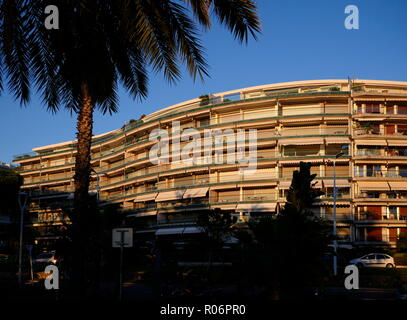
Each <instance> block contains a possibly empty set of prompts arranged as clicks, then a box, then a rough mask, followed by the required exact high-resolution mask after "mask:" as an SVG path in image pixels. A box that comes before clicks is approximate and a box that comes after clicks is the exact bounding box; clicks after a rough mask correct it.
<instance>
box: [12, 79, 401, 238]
mask: <svg viewBox="0 0 407 320" xmlns="http://www.w3.org/2000/svg"><path fill="white" fill-rule="evenodd" d="M191 128H193V129H194V130H191ZM254 129H255V130H256V150H255V157H254V158H255V160H256V163H255V165H256V168H255V170H252V172H250V174H246V173H247V172H246V173H245V171H244V170H242V168H244V167H247V165H248V164H247V162H246V163H244V162H243V161H237V160H238V157H237V156H236V157H234V158H233V153H235V155H237V154H238V153H239V155H240V156H244V157H246V156H247V155H248V154H249V153H250V150H249V149H250V145H251V144H250V143H245V142H247V140H248V139H249V130H254ZM160 130H161V131H160ZM242 130H245V132H244V133H243V134H242V133H241V132H242ZM209 131H211V132H220V133H221V135H220V138H219V139H220V140H217V141H218V142H220V144H217V145H215V147H213V145H212V141H213V139H215V138H209V140H205V139H204V136H205V132H209ZM153 132H155V133H153ZM237 132H240V134H242V135H240V140H243V144H242V143H240V145H239V141H240V140H239V138H237V140H236V137H239V135H238V134H237ZM165 133H169V135H168V136H166V135H165ZM197 134H198V135H201V137H202V141H200V142H199V148H195V147H196V146H197V145H196V144H195V145H193V146H191V145H188V144H190V143H191V141H194V138H193V137H194V136H195V137H196V135H197ZM157 135H160V137H159V138H158V137H157ZM230 135H234V137H235V139H234V140H233V141H232V140H230V141H232V142H231V143H230V144H229V140H228V136H230ZM191 137H192V138H191ZM242 137H243V138H242ZM205 141H206V142H208V141H210V147H208V143H205ZM236 141H237V142H236ZM241 142H242V141H241ZM75 146H76V141H69V142H63V143H59V144H55V145H49V146H44V147H40V148H35V149H33V152H32V153H29V154H25V155H20V156H16V157H15V160H14V162H15V163H17V164H19V165H20V168H19V172H20V174H21V175H23V176H24V186H23V188H24V189H25V190H27V191H29V192H30V193H31V195H32V197H33V199H38V201H40V200H41V199H59V198H58V197H62V198H64V197H65V198H66V197H67V194H69V192H72V191H73V173H74V161H75V152H76V147H75ZM225 146H226V147H225ZM238 146H240V149H239V148H238ZM220 147H225V148H226V149H222V151H220V152H219V151H217V150H218V149H219V148H220ZM183 148H186V149H183ZM217 148H218V149H217ZM185 150H187V151H185ZM225 150H226V151H227V152H228V153H227V155H228V156H231V158H228V156H226V151H225ZM231 150H232V151H231ZM91 151H92V166H93V169H94V171H92V181H91V189H92V190H91V191H92V192H97V193H98V195H99V198H100V200H103V201H107V202H113V203H119V204H120V205H121V208H122V209H123V214H125V215H126V216H127V217H128V221H131V222H129V223H132V224H134V226H136V228H137V227H138V229H137V230H139V231H140V232H146V233H151V234H155V235H165V234H169V233H171V232H178V231H174V230H175V229H177V230H180V229H182V231H180V232H182V233H194V232H197V230H196V228H194V227H193V224H194V222H195V221H196V219H197V217H198V215H199V214H204V213H205V212H207V210H210V209H214V208H219V209H223V210H229V211H231V212H232V213H233V214H236V215H237V216H238V217H240V219H242V220H244V219H247V218H248V217H250V216H256V215H259V214H261V215H264V214H273V213H276V212H278V210H279V209H280V208H281V207H282V206H283V205H284V203H285V201H286V200H285V197H286V194H287V190H288V188H289V186H290V182H291V178H292V173H293V171H294V170H296V169H298V167H299V163H300V162H301V161H304V162H310V163H312V168H311V172H312V173H315V174H317V178H316V181H317V184H316V187H317V188H320V189H322V191H323V192H324V195H323V196H321V199H320V200H319V201H318V203H316V204H315V208H314V211H315V214H316V215H319V216H321V217H324V218H326V219H329V220H332V217H333V185H334V178H335V179H336V180H335V181H336V186H337V221H338V223H337V226H338V234H339V236H340V239H341V241H342V242H343V243H349V244H353V245H372V244H373V245H374V244H378V245H383V244H384V245H391V246H394V245H395V242H396V239H397V236H398V235H399V234H400V233H401V232H407V82H395V81H374V80H355V81H348V80H313V81H300V82H289V83H279V84H271V85H264V86H257V87H250V88H245V89H239V90H232V91H229V92H223V93H219V94H212V95H205V96H201V97H200V98H197V99H193V100H190V101H186V102H182V103H179V104H177V105H174V106H170V107H167V108H164V109H161V110H159V111H156V112H154V113H152V114H150V115H147V116H143V117H142V118H141V119H139V120H131V121H130V122H128V123H127V124H126V125H124V126H123V127H122V128H120V129H118V130H115V131H112V132H108V133H105V134H101V135H98V136H94V138H93V142H92V148H91ZM154 151H155V155H156V156H157V157H158V162H157V161H154V160H153V159H152V153H154ZM184 151H185V152H186V153H187V154H188V155H193V156H194V159H195V160H196V159H198V161H192V162H187V164H186V162H185V161H183V159H184V158H183V157H184V156H183V155H182V153H183V152H184ZM229 151H231V152H229ZM185 152H184V154H185ZM167 153H170V155H168V156H167V155H166V154H167ZM220 154H223V155H224V156H223V160H222V161H218V160H219V159H218V158H216V160H214V157H217V156H218V157H219V155H220ZM203 158H205V159H206V160H202V159H203ZM208 159H210V160H209V161H208ZM211 159H212V160H211ZM250 159H251V158H250ZM184 160H185V159H184ZM200 160H202V161H200ZM246 160H247V159H246ZM334 162H335V170H334V165H333V164H334ZM35 197H37V198H35ZM55 201H59V200H55ZM38 208H39V207H36V206H35V205H34V206H32V208H31V210H32V215H33V217H34V222H35V223H36V224H37V225H38V226H41V225H42V223H44V222H47V223H48V224H49V223H51V224H55V223H56V224H58V223H61V222H60V221H58V220H60V219H63V218H62V217H61V216H58V213H57V212H56V211H55V210H54V209H53V210H50V211H48V212H47V211H46V210H45V211H44V209H38ZM36 210H37V211H36ZM44 219H45V220H44ZM181 227H182V228H181ZM171 230H172V231H171Z"/></svg>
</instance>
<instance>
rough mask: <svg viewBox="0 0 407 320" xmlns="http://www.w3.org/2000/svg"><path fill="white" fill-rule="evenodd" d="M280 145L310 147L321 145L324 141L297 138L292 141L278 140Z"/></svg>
mask: <svg viewBox="0 0 407 320" xmlns="http://www.w3.org/2000/svg"><path fill="white" fill-rule="evenodd" d="M278 143H279V144H280V145H297V146H298V145H312V144H323V143H324V140H323V139H322V138H304V137H298V138H293V139H280V140H278Z"/></svg>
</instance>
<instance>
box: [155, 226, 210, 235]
mask: <svg viewBox="0 0 407 320" xmlns="http://www.w3.org/2000/svg"><path fill="white" fill-rule="evenodd" d="M203 232H204V230H203V228H199V227H185V228H161V229H158V230H157V231H156V232H155V234H156V235H157V236H163V235H172V234H193V233H203Z"/></svg>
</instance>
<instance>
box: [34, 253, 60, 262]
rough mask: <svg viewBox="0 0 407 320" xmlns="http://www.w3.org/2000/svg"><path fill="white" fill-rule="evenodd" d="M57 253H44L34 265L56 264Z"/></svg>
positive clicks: (37, 258)
mask: <svg viewBox="0 0 407 320" xmlns="http://www.w3.org/2000/svg"><path fill="white" fill-rule="evenodd" d="M56 263H57V259H56V258H55V252H44V253H41V254H40V255H38V256H37V257H36V258H35V259H33V264H56Z"/></svg>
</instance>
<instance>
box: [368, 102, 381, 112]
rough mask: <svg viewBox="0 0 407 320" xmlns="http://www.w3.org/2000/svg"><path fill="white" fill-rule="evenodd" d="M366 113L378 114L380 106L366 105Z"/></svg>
mask: <svg viewBox="0 0 407 320" xmlns="http://www.w3.org/2000/svg"><path fill="white" fill-rule="evenodd" d="M366 113H380V105H379V104H367V105H366Z"/></svg>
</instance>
